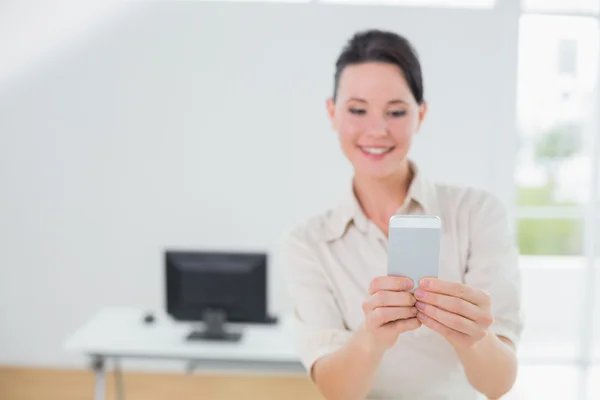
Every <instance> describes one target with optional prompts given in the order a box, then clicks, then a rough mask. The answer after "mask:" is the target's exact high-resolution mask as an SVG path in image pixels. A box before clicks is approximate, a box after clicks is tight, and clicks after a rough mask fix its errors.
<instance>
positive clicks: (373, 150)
mask: <svg viewBox="0 0 600 400" xmlns="http://www.w3.org/2000/svg"><path fill="white" fill-rule="evenodd" d="M358 148H359V149H361V150H362V151H364V152H365V153H367V154H372V155H376V156H379V155H382V154H386V153H389V152H390V151H392V150H394V146H391V147H365V146H358Z"/></svg>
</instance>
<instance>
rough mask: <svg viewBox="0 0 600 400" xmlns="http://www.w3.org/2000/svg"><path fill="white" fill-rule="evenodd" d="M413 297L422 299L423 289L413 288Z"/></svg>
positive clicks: (423, 295)
mask: <svg viewBox="0 0 600 400" xmlns="http://www.w3.org/2000/svg"><path fill="white" fill-rule="evenodd" d="M415 297H416V298H417V299H422V298H424V297H425V291H424V290H423V289H421V288H418V289H417V290H415Z"/></svg>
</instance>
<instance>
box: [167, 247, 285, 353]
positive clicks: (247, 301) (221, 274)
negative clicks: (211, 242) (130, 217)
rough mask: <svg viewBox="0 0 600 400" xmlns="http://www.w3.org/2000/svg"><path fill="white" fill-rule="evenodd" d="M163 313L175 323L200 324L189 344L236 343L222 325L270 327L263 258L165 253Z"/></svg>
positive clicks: (257, 255) (235, 335) (236, 335)
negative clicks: (200, 322)
mask: <svg viewBox="0 0 600 400" xmlns="http://www.w3.org/2000/svg"><path fill="white" fill-rule="evenodd" d="M165 268H166V303H167V304H166V306H167V313H168V314H169V315H171V316H172V317H173V318H174V319H176V320H179V321H202V322H204V326H203V329H202V330H196V331H192V332H191V333H190V334H189V335H188V336H187V338H188V339H189V340H221V341H237V340H239V339H240V337H241V333H239V332H231V331H229V330H227V329H226V328H227V327H226V323H227V322H238V323H274V322H275V319H274V318H272V317H270V316H269V315H268V311H267V255H266V254H265V253H241V252H239V253H231V252H229V253H228V252H199V251H173V250H168V251H166V252H165Z"/></svg>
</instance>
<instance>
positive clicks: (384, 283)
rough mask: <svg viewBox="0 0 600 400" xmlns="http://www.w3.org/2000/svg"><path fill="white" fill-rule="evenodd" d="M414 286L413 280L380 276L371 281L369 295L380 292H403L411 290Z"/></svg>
mask: <svg viewBox="0 0 600 400" xmlns="http://www.w3.org/2000/svg"><path fill="white" fill-rule="evenodd" d="M413 286H414V283H413V281H412V279H410V278H406V277H403V276H378V277H376V278H375V279H373V280H372V281H371V286H370V287H369V293H370V294H373V293H375V292H377V291H379V290H392V291H396V292H401V291H405V290H410V289H412V288H413Z"/></svg>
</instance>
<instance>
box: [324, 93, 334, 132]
mask: <svg viewBox="0 0 600 400" xmlns="http://www.w3.org/2000/svg"><path fill="white" fill-rule="evenodd" d="M326 107H327V114H328V115H329V121H330V122H331V127H332V128H333V129H335V101H334V100H333V99H332V98H331V97H330V98H328V99H327V102H326Z"/></svg>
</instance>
